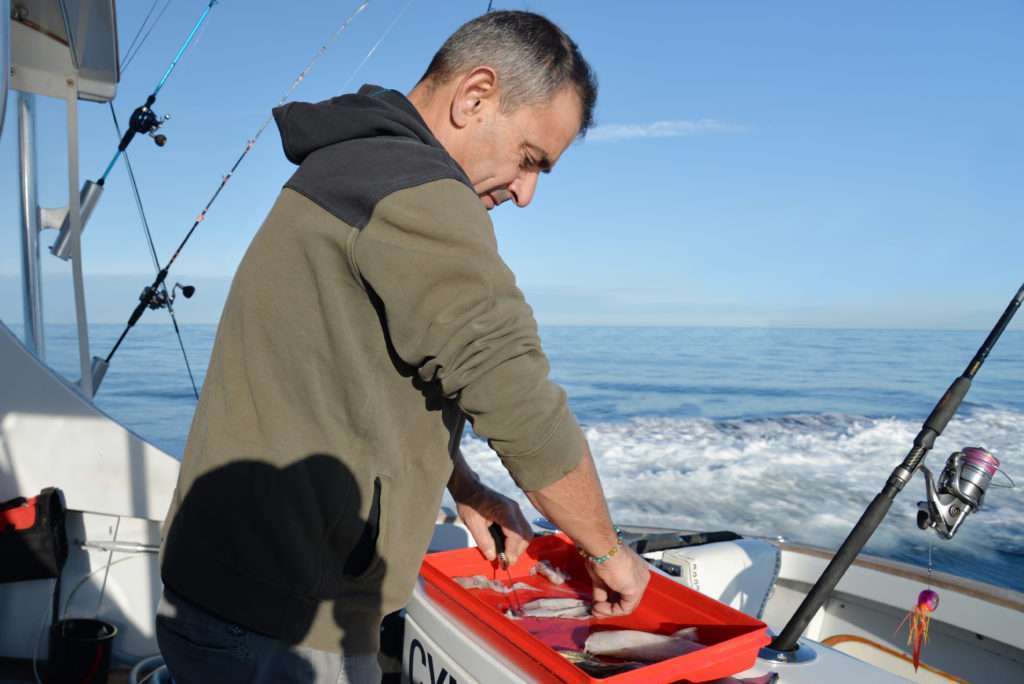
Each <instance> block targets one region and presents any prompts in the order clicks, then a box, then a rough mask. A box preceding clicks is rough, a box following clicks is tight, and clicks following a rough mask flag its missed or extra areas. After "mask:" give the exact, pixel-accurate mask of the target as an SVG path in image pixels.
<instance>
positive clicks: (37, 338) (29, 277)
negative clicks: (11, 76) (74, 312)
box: [0, 16, 46, 361]
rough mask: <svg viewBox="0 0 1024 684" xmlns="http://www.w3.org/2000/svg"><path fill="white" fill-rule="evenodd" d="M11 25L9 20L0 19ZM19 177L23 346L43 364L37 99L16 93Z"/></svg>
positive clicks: (44, 354) (44, 358) (5, 18)
mask: <svg viewBox="0 0 1024 684" xmlns="http://www.w3.org/2000/svg"><path fill="white" fill-rule="evenodd" d="M0 20H2V21H10V20H9V19H8V17H6V16H4V17H0ZM18 176H19V178H20V180H21V192H20V193H19V198H20V200H21V293H22V302H23V308H22V310H23V320H24V324H25V346H26V347H28V350H29V351H31V352H32V353H33V354H35V355H36V356H37V357H38V358H39V359H40V360H43V361H45V360H46V344H45V339H44V336H43V288H42V277H41V268H40V262H39V199H38V196H37V193H36V96H35V95H33V94H31V93H23V92H20V91H19V92H18Z"/></svg>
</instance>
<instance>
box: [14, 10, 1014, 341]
mask: <svg viewBox="0 0 1024 684" xmlns="http://www.w3.org/2000/svg"><path fill="white" fill-rule="evenodd" d="M163 4H164V0H159V4H158V8H159V7H161V6H163ZM357 4H358V2H357V0H347V1H346V2H305V3H296V4H294V5H284V4H282V3H280V2H270V1H269V0H268V1H264V0H248V1H246V2H240V1H238V0H222V2H220V3H219V4H218V5H217V6H216V7H215V8H214V10H213V12H212V14H211V16H210V19H209V21H208V22H207V24H206V26H205V27H204V29H203V30H202V32H201V34H200V35H199V37H198V39H197V41H196V43H195V44H194V45H193V47H192V49H191V50H190V51H189V52H188V53H186V55H185V57H184V59H183V60H182V62H181V63H180V65H179V67H178V69H177V71H176V72H175V73H174V74H173V75H172V76H171V79H170V80H169V82H168V83H167V85H166V87H165V88H164V89H163V90H162V91H161V93H160V97H159V100H158V103H157V105H156V106H155V109H156V111H157V112H158V113H160V114H170V115H171V116H172V118H171V121H170V122H169V123H168V125H167V126H166V128H165V132H166V134H167V136H168V138H169V142H168V145H167V146H166V147H165V148H162V149H158V148H156V147H155V146H154V145H153V144H152V143H151V142H149V141H148V140H146V139H142V140H139V141H137V142H135V143H134V144H133V146H132V147H131V148H130V154H131V157H132V161H133V163H134V166H135V171H136V175H137V177H138V179H139V182H140V186H141V192H142V197H143V200H144V202H145V206H146V209H147V212H148V214H149V219H150V223H151V226H152V228H153V231H154V236H155V240H156V244H157V249H158V253H159V254H160V257H161V259H162V260H166V259H167V257H168V256H169V254H170V253H171V252H172V251H173V250H174V248H175V247H176V245H177V243H178V241H179V240H180V239H181V237H182V236H183V235H184V233H185V231H186V230H187V229H188V228H189V226H190V225H191V223H192V219H193V218H194V216H195V215H196V214H197V213H198V211H199V210H200V209H201V208H202V206H203V205H204V204H205V201H206V199H207V197H208V196H209V195H210V194H211V193H212V192H213V190H214V189H215V188H216V185H217V183H218V182H219V180H220V177H221V175H222V174H223V173H224V172H225V171H226V170H227V169H228V168H229V167H230V165H231V164H232V162H233V161H234V159H235V158H236V157H237V155H238V154H239V153H240V152H241V151H242V148H243V147H244V145H245V141H246V140H247V139H248V138H249V137H250V136H251V135H252V134H253V133H254V132H255V130H256V129H257V128H258V127H259V125H260V124H261V123H262V121H263V119H264V117H265V116H266V115H267V114H268V112H269V109H270V108H271V107H272V106H274V105H275V104H276V103H277V101H278V99H279V98H280V96H281V95H282V94H283V93H284V92H285V90H286V89H287V87H288V86H289V85H290V83H291V82H292V80H293V78H294V77H295V76H296V74H297V73H298V72H299V71H300V70H301V69H302V68H303V67H304V66H305V65H306V64H307V62H308V61H309V59H310V58H311V57H312V56H313V54H314V53H315V52H316V50H317V48H318V47H319V46H320V45H321V44H322V43H323V42H324V41H325V40H326V39H328V38H329V37H330V36H331V34H332V33H333V32H334V31H335V30H336V29H337V27H338V26H340V25H341V23H342V21H343V20H344V19H345V17H346V16H348V15H349V14H350V13H351V12H352V10H353V9H354V8H355V7H356V5H357ZM205 6H206V2H205V1H204V0H174V1H173V2H171V4H170V5H169V7H168V9H167V11H166V13H165V14H164V15H163V18H162V21H161V23H160V24H159V25H158V26H157V27H156V29H155V30H154V31H153V32H152V34H151V36H150V38H149V40H148V42H147V43H146V44H145V45H144V47H143V48H142V50H141V51H140V53H139V55H138V57H137V59H136V60H135V61H133V62H132V63H131V64H130V65H129V66H128V68H127V69H126V70H125V73H124V75H123V79H122V83H121V85H120V89H119V94H118V99H117V100H115V107H116V110H117V112H118V115H119V116H120V117H121V119H122V120H124V119H125V118H126V117H127V115H128V114H129V113H130V111H131V110H132V109H134V108H135V107H136V106H137V105H138V104H139V103H141V101H142V100H143V99H144V98H145V96H146V95H147V94H148V93H149V92H150V91H151V90H152V88H153V87H154V85H155V84H156V81H157V80H158V79H159V77H160V75H161V74H162V73H163V71H164V69H165V68H166V65H167V63H168V61H169V59H170V58H171V56H172V55H173V54H174V52H175V51H176V49H177V47H178V45H179V44H180V42H181V40H182V39H183V38H184V36H185V35H186V34H187V32H188V31H189V29H190V28H191V26H192V24H193V22H194V21H195V19H196V18H197V17H198V16H199V14H200V13H201V11H202V9H203V8H204V7H205ZM495 6H496V8H520V9H522V8H525V9H531V10H536V11H540V12H543V13H545V14H547V15H548V16H549V17H551V18H552V19H553V20H555V21H556V22H557V23H559V24H560V25H561V26H562V27H563V28H565V29H566V30H567V31H568V32H569V33H570V35H572V36H573V37H574V39H575V40H576V41H577V42H578V43H579V44H580V46H581V48H582V50H583V52H584V54H585V55H586V56H587V57H588V59H589V60H590V61H591V63H592V64H593V66H594V67H595V70H596V71H597V73H598V76H599V78H600V82H601V93H600V98H599V104H598V112H597V120H598V124H599V125H598V127H597V128H596V129H595V130H594V131H593V132H592V134H591V135H590V136H589V138H588V139H587V140H586V141H584V142H583V143H581V144H577V145H576V146H575V147H574V148H573V149H571V150H570V151H568V152H567V153H566V155H564V157H563V159H562V161H561V162H560V163H559V165H558V168H557V169H556V170H555V173H553V174H551V175H550V176H546V177H544V178H543V179H542V182H541V184H540V187H539V191H538V194H537V197H536V200H535V201H534V203H533V204H532V205H531V206H530V207H529V208H527V209H525V210H521V209H516V208H514V207H511V206H505V207H502V208H501V209H499V210H497V211H496V212H494V214H492V218H493V219H494V221H495V223H496V226H497V229H498V236H499V240H500V242H501V248H502V251H503V254H504V255H505V258H506V259H507V261H508V262H509V264H510V265H511V266H512V268H513V270H514V271H515V272H516V273H517V275H518V277H519V282H520V284H521V286H522V287H523V289H524V291H525V292H526V293H527V297H528V298H529V299H530V301H531V303H532V304H533V306H534V308H535V310H536V313H537V317H538V319H539V320H540V321H541V323H545V324H564V323H570V324H614V325H711V326H715V325H737V326H812V327H899V328H903V327H922V328H988V327H990V326H991V325H992V323H993V322H994V321H995V318H996V317H997V316H998V314H999V313H1000V312H1001V311H1002V309H1003V307H1004V306H1005V305H1006V302H1007V301H1008V300H1009V298H1010V296H1011V295H1012V294H1013V293H1014V292H1015V291H1016V289H1017V288H1018V287H1020V285H1021V282H1022V281H1024V265H1022V254H1024V190H1022V186H1021V179H1022V178H1024V133H1022V123H1021V112H1022V111H1024V71H1022V69H1021V65H1022V64H1024V41H1021V39H1020V36H1021V35H1022V32H1024V3H1021V2H1018V1H1006V2H998V1H992V2H985V3H960V2H928V3H924V2H858V3H842V4H839V3H819V2H772V3H766V2H728V3H725V2H643V3H621V2H594V1H589V2H583V1H571V0H561V1H558V2H555V1H547V2H544V1H533V2H495ZM149 7H150V2H149V1H148V0H145V1H144V0H135V1H133V2H121V3H119V4H118V12H119V15H118V16H119V23H120V29H121V33H122V36H121V41H122V46H123V47H126V46H127V44H128V42H129V41H130V39H131V37H132V36H133V35H134V34H135V31H136V29H137V27H138V26H139V23H140V22H141V20H142V17H143V15H144V13H145V11H146V10H148V9H149ZM293 7H301V8H302V9H301V11H297V10H295V9H292V8H293ZM485 8H486V2H462V1H455V0H452V1H448V2H431V1H430V0H412V2H411V3H409V2H408V0H373V1H372V2H371V3H370V5H369V6H368V7H367V8H366V10H365V11H364V12H362V13H361V14H360V15H359V16H358V17H357V18H356V19H355V20H354V21H353V22H352V24H351V27H350V28H349V30H347V31H346V32H345V33H343V34H342V35H341V37H340V38H339V39H338V40H337V42H336V43H334V44H333V46H332V47H331V48H330V50H329V51H328V52H327V53H326V55H325V56H324V58H323V59H321V60H320V61H319V62H318V63H317V65H316V66H315V67H314V69H313V71H312V72H311V73H310V75H309V77H308V78H307V79H306V80H305V82H304V83H303V84H302V85H301V86H300V87H299V89H298V90H297V91H296V92H295V95H294V97H295V98H296V99H304V100H320V99H325V98H328V97H331V96H333V95H335V94H337V93H339V92H342V91H343V90H352V89H354V88H356V87H358V85H359V84H360V83H362V82H373V83H379V84H382V85H386V86H389V87H394V88H397V89H400V90H403V91H408V90H409V89H410V88H411V87H412V85H413V84H414V83H415V81H416V80H417V79H418V77H419V76H420V74H421V72H422V71H423V69H424V67H425V65H426V64H427V62H428V61H429V59H430V56H431V55H432V54H433V52H434V51H435V50H436V48H437V47H438V46H439V45H440V44H441V42H442V41H443V40H444V38H445V37H446V36H447V35H448V34H449V33H450V32H451V31H452V30H454V29H455V28H456V27H457V26H458V25H459V24H460V23H461V22H463V21H465V20H467V19H469V18H471V17H473V16H475V15H476V14H478V13H480V12H482V11H483V10H484V9H485ZM403 10H404V14H402V16H401V17H400V19H399V20H398V21H397V22H395V23H394V27H393V30H392V31H391V32H390V33H389V34H388V35H387V36H386V37H385V38H384V40H383V42H381V44H380V46H379V48H378V49H377V51H376V52H375V54H374V55H373V56H372V57H371V58H370V59H369V60H368V61H367V62H366V64H365V66H364V67H363V68H362V70H361V71H360V72H359V73H358V74H355V75H354V76H353V71H354V70H355V68H356V67H357V65H358V64H360V62H361V61H362V60H363V58H364V57H365V56H366V54H367V52H368V51H369V50H370V48H371V47H372V46H373V45H374V44H375V43H376V42H377V41H378V40H379V39H380V38H381V36H382V34H383V33H384V31H385V30H386V29H387V27H388V26H389V25H391V24H392V22H393V21H394V19H395V18H396V16H398V15H399V13H401V12H403ZM10 109H11V108H10V107H9V110H10ZM39 109H40V119H39V124H38V127H39V137H40V138H41V143H40V145H41V147H40V154H39V158H40V168H41V172H40V177H41V188H40V196H41V199H42V201H43V203H44V204H49V205H57V204H63V203H64V202H65V198H64V195H65V193H66V188H67V184H66V180H65V179H64V173H65V171H64V168H65V166H64V164H65V151H64V142H63V138H62V136H63V130H64V125H63V121H64V118H63V117H64V111H63V105H62V104H61V103H56V102H47V101H40V105H39ZM81 117H82V124H81V126H82V131H83V139H82V145H81V160H82V161H81V174H82V177H83V178H94V179H95V178H96V177H97V176H98V175H99V174H100V173H101V172H102V170H103V167H104V166H105V165H106V163H107V161H108V160H109V158H110V156H111V155H112V153H113V150H114V147H115V145H116V139H115V135H114V133H113V128H112V125H111V122H110V114H109V111H108V110H107V108H106V106H105V105H96V104H91V103H82V105H81ZM14 131H15V120H14V118H13V116H11V112H10V111H9V112H8V120H7V126H6V128H5V135H4V138H3V140H0V158H2V159H3V160H5V161H4V162H0V207H3V209H2V211H3V212H4V215H5V218H6V220H5V221H4V223H6V224H7V225H8V226H9V230H7V231H4V233H3V235H0V318H2V319H3V320H5V321H7V322H12V323H18V322H20V318H21V305H20V299H19V295H18V293H19V291H20V290H19V284H18V281H17V279H16V278H14V277H13V276H14V274H16V273H17V272H18V271H17V269H18V263H19V257H18V246H17V241H16V234H15V231H14V228H15V226H16V220H17V219H16V217H17V195H16V175H15V171H16V165H15V158H16V155H15V153H16V146H15V138H14V135H12V133H13V132H14ZM292 168H293V167H292V166H291V165H290V164H289V163H288V162H287V161H286V160H285V159H284V158H283V155H282V154H281V151H280V145H279V141H278V138H277V135H276V131H275V130H274V129H273V127H271V128H270V129H268V130H267V132H266V134H265V135H264V136H263V137H262V138H261V140H260V142H259V144H258V146H257V147H256V148H255V149H254V151H253V153H252V154H251V155H250V156H249V158H248V160H247V161H246V163H245V164H244V165H243V166H242V167H241V168H240V170H239V172H238V174H237V175H236V177H235V178H234V180H232V182H231V183H230V184H229V186H228V188H227V189H226V191H225V194H224V195H223V197H222V199H221V200H219V201H218V203H217V204H216V205H215V206H214V208H213V210H212V212H211V214H210V215H209V217H208V218H207V220H206V221H205V222H204V223H203V225H202V226H201V227H200V229H199V231H198V232H197V234H196V237H195V238H194V239H193V241H192V242H191V243H190V244H189V246H188V247H187V248H186V250H185V252H184V254H183V256H182V258H181V259H179V261H178V263H177V264H176V267H175V270H174V271H173V272H172V275H171V278H170V280H171V281H172V282H173V281H176V280H177V281H182V282H189V281H193V280H194V281H196V282H197V284H199V285H200V289H199V293H198V295H197V296H196V298H194V299H193V300H191V301H189V302H187V303H185V302H182V303H180V304H179V307H178V311H179V317H180V319H181V320H182V321H183V322H185V323H188V322H195V323H208V322H215V321H216V319H217V316H218V315H219V311H220V306H221V304H222V301H223V297H224V293H225V292H226V288H227V283H228V281H229V279H230V276H231V274H232V273H233V271H234V269H235V267H236V266H237V264H238V261H239V259H240V258H241V256H242V254H243V253H244V250H245V248H246V246H247V244H248V241H249V239H250V238H251V236H252V234H253V233H254V232H255V230H256V229H257V228H258V226H259V224H260V222H261V220H262V218H263V216H264V215H265V213H266V211H267V209H268V208H269V206H270V205H271V204H272V202H273V201H274V199H275V197H276V195H277V193H278V191H279V189H280V187H281V185H282V184H283V183H284V182H285V181H286V180H287V178H288V177H289V175H290V174H291V172H292ZM44 239H45V240H46V244H48V243H49V241H50V240H51V239H52V238H51V237H50V236H49V235H48V236H46V237H45V238H44ZM84 249H85V253H84V263H85V267H86V271H87V273H90V274H93V275H94V276H95V277H94V278H93V279H91V280H90V281H89V285H88V298H89V303H90V307H91V309H90V311H91V314H90V320H91V321H93V322H122V321H124V320H125V319H126V317H127V315H128V314H129V313H130V311H131V309H132V307H133V305H134V302H135V301H137V300H136V298H137V296H138V292H139V290H140V289H141V288H142V286H143V285H144V284H147V282H148V280H149V279H150V278H151V277H152V265H151V262H150V257H149V255H148V249H147V247H146V244H145V241H144V238H143V236H142V232H141V229H140V227H139V221H138V218H137V216H136V213H135V207H134V203H133V201H132V199H131V196H130V194H129V185H128V181H127V176H126V174H125V172H124V169H123V166H121V165H119V166H118V168H117V169H116V170H115V171H114V172H113V173H112V175H111V178H110V180H109V181H108V189H107V192H106V193H105V195H104V197H103V200H102V204H101V206H100V208H99V209H98V210H97V212H96V213H95V214H94V216H93V219H92V221H91V223H90V225H89V226H88V228H87V230H86V233H85V236H84ZM44 269H45V271H46V273H47V274H48V279H47V293H46V294H47V307H48V315H49V319H50V320H53V321H61V320H71V307H70V290H69V288H68V285H67V282H68V280H67V277H66V272H67V270H68V267H67V265H66V264H65V263H64V262H58V261H57V260H55V259H53V258H52V257H49V256H48V255H47V254H45V253H44ZM162 318H165V317H164V316H162V315H161V314H153V313H150V314H148V316H147V318H146V319H144V320H148V321H149V322H162V320H161V319H162ZM1015 327H1021V324H1020V323H1019V322H1018V323H1017V324H1016V325H1015Z"/></svg>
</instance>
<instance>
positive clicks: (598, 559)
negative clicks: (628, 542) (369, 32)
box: [576, 527, 622, 565]
mask: <svg viewBox="0 0 1024 684" xmlns="http://www.w3.org/2000/svg"><path fill="white" fill-rule="evenodd" d="M613 529H614V530H615V546H613V547H612V548H611V550H610V551H609V552H608V553H606V554H604V555H603V556H592V555H590V554H589V553H587V552H586V551H585V550H583V548H581V547H580V546H577V547H576V550H577V551H579V554H580V555H581V556H583V557H584V558H586V559H587V560H588V561H590V562H591V563H593V564H594V565H603V564H604V563H607V562H608V560H609V559H611V557H612V556H614V555H615V554H617V553H618V552H619V549H620V548H622V530H620V529H619V528H618V527H615V528H613Z"/></svg>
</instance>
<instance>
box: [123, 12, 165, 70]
mask: <svg viewBox="0 0 1024 684" xmlns="http://www.w3.org/2000/svg"><path fill="white" fill-rule="evenodd" d="M167 1H168V2H170V0H167ZM159 4H160V0H153V4H152V5H150V6H149V11H148V12H146V16H145V17H144V18H143V19H142V23H141V24H139V30H138V31H136V32H135V36H134V37H133V38H132V42H130V43H129V44H128V47H126V48H125V50H124V52H123V53H122V54H124V55H125V59H127V56H128V55H129V54H131V51H132V48H134V47H135V43H137V42H138V40H139V36H141V35H142V31H143V30H144V29H145V28H146V24H147V23H148V22H149V18H150V17H152V16H153V10H155V9H156V6H157V5H159ZM120 68H121V69H124V59H122V60H121V65H120Z"/></svg>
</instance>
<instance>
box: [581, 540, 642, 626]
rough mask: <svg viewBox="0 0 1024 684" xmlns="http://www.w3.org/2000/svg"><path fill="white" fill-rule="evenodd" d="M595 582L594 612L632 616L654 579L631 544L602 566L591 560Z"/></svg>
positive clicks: (597, 613) (595, 613) (591, 572)
mask: <svg viewBox="0 0 1024 684" xmlns="http://www.w3.org/2000/svg"><path fill="white" fill-rule="evenodd" d="M587 571H588V572H589V573H590V578H591V580H593V583H594V605H593V608H592V610H593V613H594V615H597V616H599V617H619V616H622V615H629V614H630V613H632V612H633V611H634V610H636V607H637V606H638V605H640V599H641V598H643V595H644V590H645V589H646V588H647V583H648V582H649V581H650V579H651V572H650V568H649V567H648V565H647V562H646V561H644V559H643V558H641V557H640V556H638V555H637V553H636V552H635V551H633V549H632V548H630V547H629V546H625V545H623V546H622V547H621V548H619V550H618V552H617V553H616V554H615V555H614V556H612V557H611V558H609V559H608V560H607V561H605V562H604V563H601V564H600V565H595V564H594V563H591V562H589V561H588V562H587Z"/></svg>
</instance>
